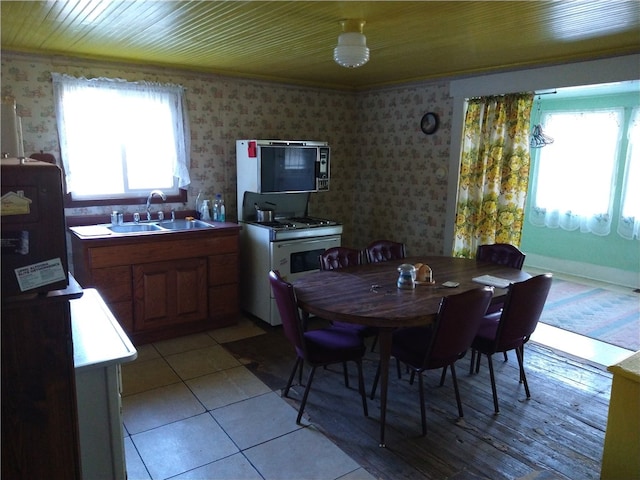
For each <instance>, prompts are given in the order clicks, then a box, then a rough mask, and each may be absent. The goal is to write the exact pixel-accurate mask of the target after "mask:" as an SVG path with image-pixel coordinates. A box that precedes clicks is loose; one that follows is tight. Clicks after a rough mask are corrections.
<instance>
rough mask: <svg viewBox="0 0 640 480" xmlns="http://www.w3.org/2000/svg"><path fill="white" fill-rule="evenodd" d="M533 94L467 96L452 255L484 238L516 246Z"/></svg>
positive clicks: (464, 253) (467, 253)
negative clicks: (468, 97)
mask: <svg viewBox="0 0 640 480" xmlns="http://www.w3.org/2000/svg"><path fill="white" fill-rule="evenodd" d="M533 98H534V95H533V93H517V94H509V95H500V96H491V97H481V98H474V99H470V100H469V101H468V106H467V113H466V118H465V122H464V137H463V140H462V158H461V162H460V183H459V185H458V201H457V211H456V225H455V235H454V245H453V256H454V257H465V258H474V257H475V255H476V250H477V248H478V245H482V244H486V243H510V244H512V245H515V246H520V235H521V233H522V224H523V219H524V204H525V199H526V195H527V186H528V183H529V163H530V157H529V128H530V117H531V107H532V105H533Z"/></svg>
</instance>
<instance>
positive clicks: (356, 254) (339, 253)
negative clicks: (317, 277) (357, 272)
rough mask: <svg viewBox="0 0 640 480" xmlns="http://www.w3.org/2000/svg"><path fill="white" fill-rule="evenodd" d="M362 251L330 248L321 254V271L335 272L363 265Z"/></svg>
mask: <svg viewBox="0 0 640 480" xmlns="http://www.w3.org/2000/svg"><path fill="white" fill-rule="evenodd" d="M361 258H362V257H361V254H360V250H356V249H355V248H349V247H333V248H328V249H326V250H325V251H324V252H322V253H321V254H320V270H335V269H336V268H344V267H351V266H353V265H361V264H362V260H361Z"/></svg>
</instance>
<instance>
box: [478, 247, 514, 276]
mask: <svg viewBox="0 0 640 480" xmlns="http://www.w3.org/2000/svg"><path fill="white" fill-rule="evenodd" d="M525 257H526V255H525V254H524V253H522V252H521V251H520V249H519V248H518V247H515V246H513V245H511V244H509V243H494V244H486V245H478V250H477V251H476V260H481V261H484V262H491V263H495V264H497V265H504V266H506V267H512V268H517V269H518V270H522V265H524V259H525Z"/></svg>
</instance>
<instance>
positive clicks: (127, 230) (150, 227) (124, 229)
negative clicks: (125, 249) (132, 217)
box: [107, 223, 162, 233]
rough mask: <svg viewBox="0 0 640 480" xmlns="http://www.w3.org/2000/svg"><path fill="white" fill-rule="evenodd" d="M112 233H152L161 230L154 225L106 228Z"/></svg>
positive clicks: (127, 225)
mask: <svg viewBox="0 0 640 480" xmlns="http://www.w3.org/2000/svg"><path fill="white" fill-rule="evenodd" d="M107 228H108V229H109V230H111V231H112V232H114V233H138V232H154V231H158V230H162V228H160V227H159V226H158V225H156V224H154V223H131V224H122V225H110V226H108V227H107Z"/></svg>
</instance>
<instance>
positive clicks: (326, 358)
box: [269, 270, 369, 424]
mask: <svg viewBox="0 0 640 480" xmlns="http://www.w3.org/2000/svg"><path fill="white" fill-rule="evenodd" d="M269 281H270V283H271V288H272V289H273V294H274V296H275V299H276V304H277V305H278V311H279V312H280V317H281V318H282V328H283V329H284V334H285V336H286V337H287V339H288V340H289V342H291V344H292V345H293V347H294V349H295V352H296V363H295V365H294V366H293V370H292V371H291V375H290V376H289V381H288V382H287V386H286V387H285V389H284V396H285V397H286V396H288V395H289V389H290V388H291V383H292V381H293V377H294V376H295V374H296V371H297V370H298V368H300V374H299V375H300V378H301V377H302V369H303V366H304V363H305V362H306V363H307V364H308V365H309V366H310V367H311V372H310V373H309V378H308V379H307V386H306V387H305V390H304V394H303V396H302V402H301V403H300V408H299V410H298V418H297V419H296V423H298V424H299V423H300V420H301V419H302V414H303V413H304V407H305V405H306V403H307V397H308V396H309V390H310V388H311V382H313V376H314V374H315V372H316V368H317V367H322V366H326V365H332V364H335V363H342V364H344V363H346V362H349V361H352V362H355V363H356V364H357V366H358V390H359V392H360V396H361V397H362V408H363V410H364V415H365V416H368V415H369V411H368V410H367V398H366V394H365V390H364V378H363V376H362V357H363V356H364V352H365V346H364V343H363V341H362V337H360V336H359V335H358V334H357V333H356V332H354V331H352V330H349V329H346V328H338V327H328V328H322V329H318V330H309V331H304V330H303V328H302V321H301V318H300V312H299V310H298V304H297V300H296V295H295V292H294V290H293V285H291V284H290V283H289V282H286V281H285V280H283V279H282V277H281V276H280V273H279V272H277V271H273V270H272V271H270V272H269ZM345 382H346V369H345ZM301 383H302V382H301Z"/></svg>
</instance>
